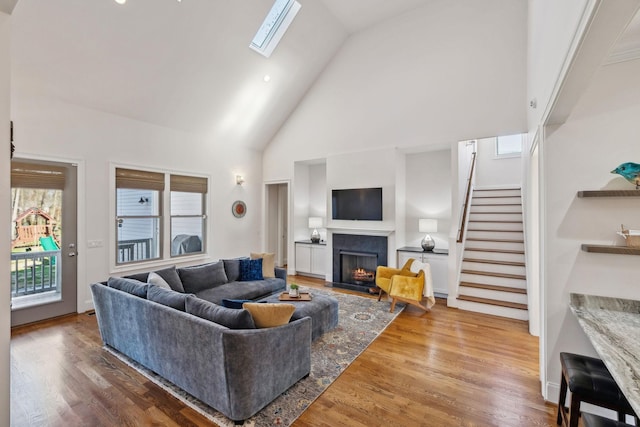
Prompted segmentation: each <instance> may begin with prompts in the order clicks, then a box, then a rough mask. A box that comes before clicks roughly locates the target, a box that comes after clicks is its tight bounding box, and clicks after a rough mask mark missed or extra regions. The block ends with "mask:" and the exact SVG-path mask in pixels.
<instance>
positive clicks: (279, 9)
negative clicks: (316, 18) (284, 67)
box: [249, 0, 302, 58]
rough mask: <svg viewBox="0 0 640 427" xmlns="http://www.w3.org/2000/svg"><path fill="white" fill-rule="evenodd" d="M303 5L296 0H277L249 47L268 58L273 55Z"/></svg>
mask: <svg viewBox="0 0 640 427" xmlns="http://www.w3.org/2000/svg"><path fill="white" fill-rule="evenodd" d="M301 7H302V6H300V3H298V2H297V1H295V0H276V1H275V3H273V6H272V7H271V10H270V11H269V13H268V14H267V16H266V17H265V18H264V22H263V23H262V25H261V26H260V28H259V29H258V32H257V33H256V35H255V36H254V37H253V40H251V43H250V44H249V47H250V48H251V49H253V50H255V51H256V52H258V53H260V54H262V55H264V56H266V57H267V58H268V57H269V56H271V53H272V52H273V50H274V49H275V48H276V46H277V45H278V43H279V42H280V39H281V38H282V36H283V35H284V33H285V32H286V31H287V28H289V25H291V22H293V18H295V16H296V14H297V13H298V11H299V10H300V8H301Z"/></svg>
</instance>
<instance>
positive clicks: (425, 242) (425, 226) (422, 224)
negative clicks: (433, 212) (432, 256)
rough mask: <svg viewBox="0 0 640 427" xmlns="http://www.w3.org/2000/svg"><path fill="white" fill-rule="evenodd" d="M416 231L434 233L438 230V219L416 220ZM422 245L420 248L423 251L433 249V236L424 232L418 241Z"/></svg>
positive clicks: (434, 243) (434, 244)
mask: <svg viewBox="0 0 640 427" xmlns="http://www.w3.org/2000/svg"><path fill="white" fill-rule="evenodd" d="M418 231H420V232H421V233H435V232H436V231H438V220H437V219H419V220H418ZM420 245H421V246H422V250H424V251H425V252H431V251H433V248H435V247H436V242H434V241H433V238H432V237H431V236H430V235H429V234H425V236H424V238H423V239H422V242H420Z"/></svg>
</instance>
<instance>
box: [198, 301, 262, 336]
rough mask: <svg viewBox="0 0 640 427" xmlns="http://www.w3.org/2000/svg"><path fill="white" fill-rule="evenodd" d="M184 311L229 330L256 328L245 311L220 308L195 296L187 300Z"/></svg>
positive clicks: (249, 314)
mask: <svg viewBox="0 0 640 427" xmlns="http://www.w3.org/2000/svg"><path fill="white" fill-rule="evenodd" d="M186 311H187V313H190V314H193V315H194V316H198V317H200V318H202V319H205V320H210V321H211V322H215V323H217V324H219V325H222V326H226V327H227V328H229V329H255V328H256V324H255V323H254V322H253V317H252V316H251V313H249V312H248V311H247V310H245V309H241V310H235V309H233V308H226V307H222V306H220V305H216V304H214V303H212V302H209V301H205V300H203V299H200V298H198V297H196V296H189V297H188V298H187V304H186Z"/></svg>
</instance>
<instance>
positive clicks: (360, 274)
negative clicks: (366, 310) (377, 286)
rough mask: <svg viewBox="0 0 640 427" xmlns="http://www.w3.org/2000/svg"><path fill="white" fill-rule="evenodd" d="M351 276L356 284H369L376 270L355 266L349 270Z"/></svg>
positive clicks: (374, 276) (373, 278)
mask: <svg viewBox="0 0 640 427" xmlns="http://www.w3.org/2000/svg"><path fill="white" fill-rule="evenodd" d="M351 277H352V278H353V280H355V282H356V284H357V285H364V284H370V283H372V282H373V281H374V280H375V278H376V272H375V271H367V270H365V269H364V268H356V269H355V270H353V271H352V272H351Z"/></svg>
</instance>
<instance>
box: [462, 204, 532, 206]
mask: <svg viewBox="0 0 640 427" xmlns="http://www.w3.org/2000/svg"><path fill="white" fill-rule="evenodd" d="M473 206H522V203H481V204H475V205H473Z"/></svg>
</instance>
